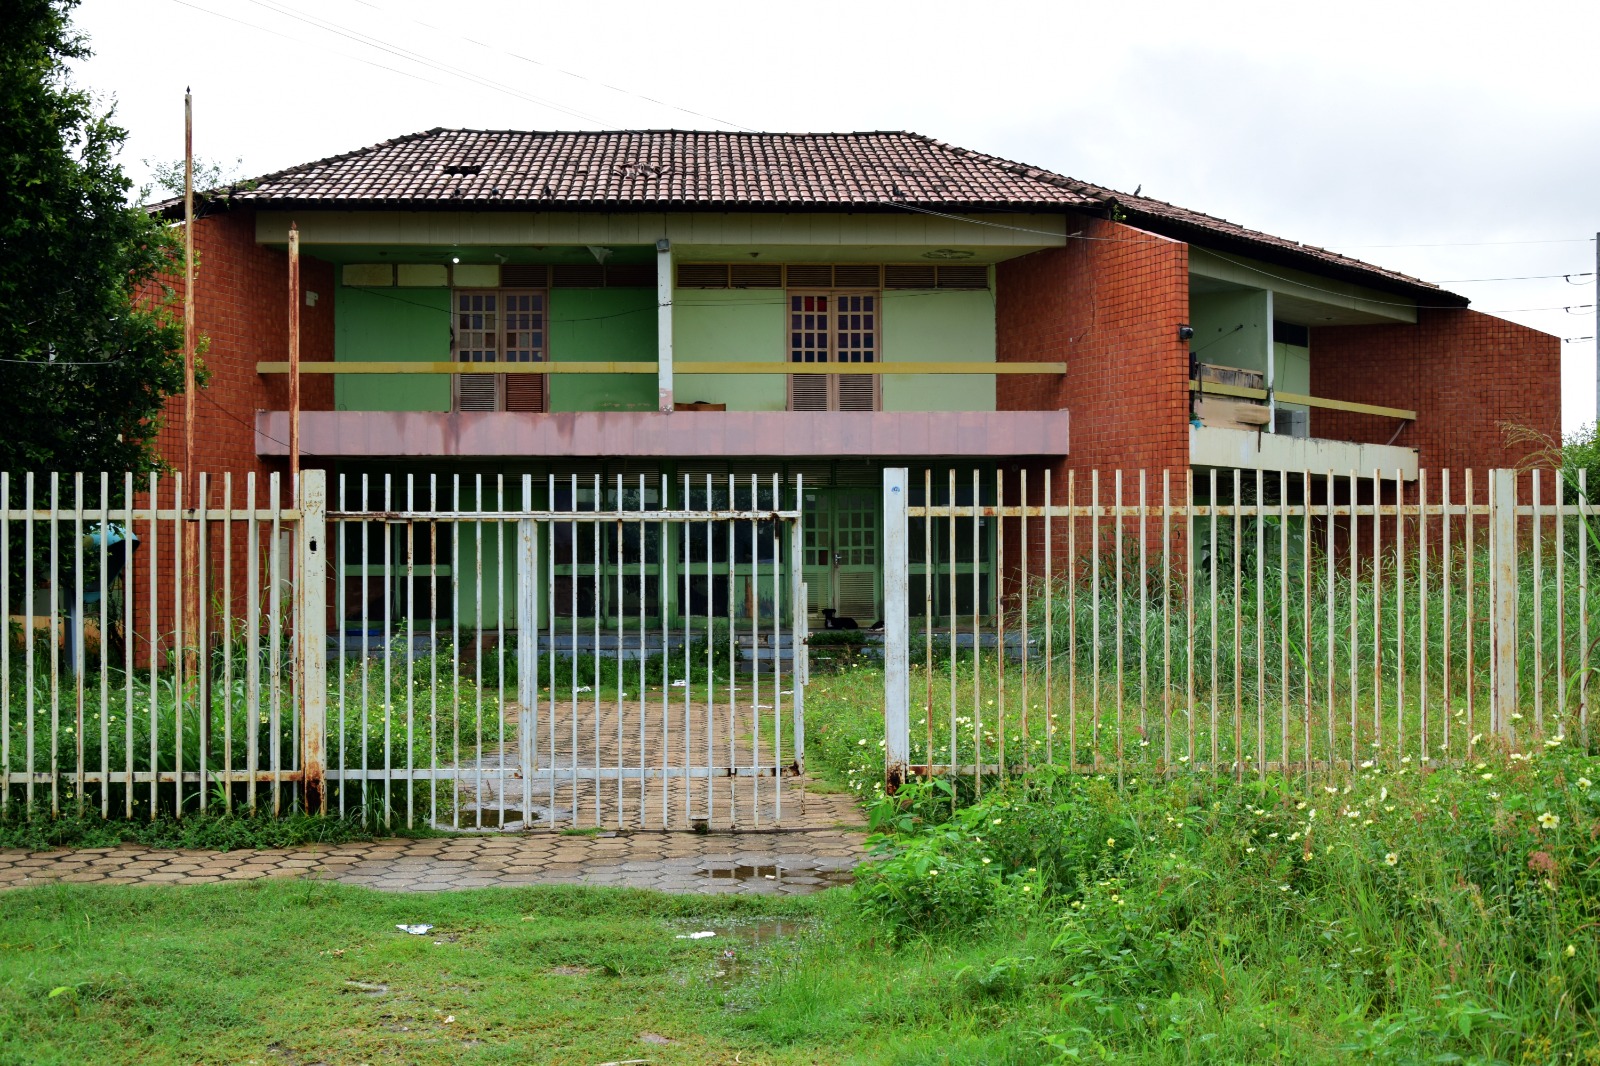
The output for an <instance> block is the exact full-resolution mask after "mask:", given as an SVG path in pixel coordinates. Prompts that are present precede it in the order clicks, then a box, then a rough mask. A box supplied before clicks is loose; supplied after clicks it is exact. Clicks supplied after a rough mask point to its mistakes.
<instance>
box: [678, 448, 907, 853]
mask: <svg viewBox="0 0 1600 1066" xmlns="http://www.w3.org/2000/svg"><path fill="white" fill-rule="evenodd" d="M901 495H902V496H904V495H905V494H904V493H902V494H901ZM782 507H783V497H782V495H781V491H780V488H779V484H778V475H777V474H776V473H774V474H773V475H772V509H773V510H774V511H777V510H779V509H781V508H782ZM710 561H711V556H710V552H709V551H708V552H707V553H706V562H707V563H708V564H709V563H710ZM900 572H901V573H902V574H909V573H910V571H909V570H908V569H907V568H905V567H902V568H901V571H900ZM710 591H711V573H710V566H709V565H708V566H707V568H706V594H707V595H708V596H709V595H710ZM759 598H760V597H759V596H758V597H757V599H759ZM908 624H909V623H908ZM782 649H783V551H782V543H781V540H780V537H779V523H778V520H777V519H773V522H772V791H773V806H772V817H773V821H774V822H775V823H776V824H778V825H782V824H783V659H782V657H781V652H782ZM906 669H907V671H908V672H909V670H910V666H909V663H908V665H907V667H906ZM910 697H911V693H910V689H909V686H908V687H907V692H906V700H907V713H908V714H909V713H910V707H909V704H910ZM908 728H909V727H908ZM909 745H910V741H909V739H908V740H907V748H908V751H909ZM706 781H707V785H708V786H709V784H710V778H709V777H708V778H707V779H706Z"/></svg>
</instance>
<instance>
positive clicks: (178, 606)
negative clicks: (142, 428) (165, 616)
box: [50, 471, 189, 818]
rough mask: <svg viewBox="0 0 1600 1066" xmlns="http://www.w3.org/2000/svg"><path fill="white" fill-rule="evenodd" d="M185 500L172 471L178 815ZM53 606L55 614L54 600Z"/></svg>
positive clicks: (178, 809)
mask: <svg viewBox="0 0 1600 1066" xmlns="http://www.w3.org/2000/svg"><path fill="white" fill-rule="evenodd" d="M53 476H54V475H52V477H53ZM53 489H54V486H53V485H52V490H53ZM183 503H184V484H183V472H182V471H179V472H178V473H176V474H173V475H172V761H173V766H172V801H173V802H172V812H173V814H174V816H176V817H178V818H182V817H183V698H184V691H183V690H184V682H185V680H186V677H185V673H186V671H185V670H184V664H185V660H187V659H188V657H189V656H188V650H189V649H188V647H187V646H186V644H185V639H186V638H187V636H188V634H187V633H185V632H184V630H183V580H184V572H183V568H184V563H185V560H184V557H183V541H184V536H183ZM52 525H53V523H52ZM52 584H53V582H52ZM51 608H52V609H51V612H50V613H51V614H52V615H54V614H55V610H54V603H53V602H52V604H51Z"/></svg>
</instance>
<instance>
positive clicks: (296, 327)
mask: <svg viewBox="0 0 1600 1066" xmlns="http://www.w3.org/2000/svg"><path fill="white" fill-rule="evenodd" d="M289 495H290V499H291V501H292V502H293V503H294V505H295V506H297V507H298V506H299V505H300V226H299V224H297V223H295V222H290V223H289Z"/></svg>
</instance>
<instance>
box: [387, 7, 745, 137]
mask: <svg viewBox="0 0 1600 1066" xmlns="http://www.w3.org/2000/svg"><path fill="white" fill-rule="evenodd" d="M355 2H356V3H358V4H361V5H362V6H363V7H370V8H372V9H373V10H374V11H378V12H382V13H384V14H386V15H389V16H390V17H394V16H393V13H392V12H389V11H388V10H387V9H385V8H384V7H383V6H381V5H379V4H375V3H372V2H371V0H355ZM401 17H404V18H405V19H406V20H407V21H408V22H411V23H413V24H415V25H417V26H421V27H422V28H424V29H427V30H432V31H433V32H435V33H448V34H450V35H451V36H453V37H455V39H456V40H458V41H465V42H466V43H467V44H470V45H474V46H476V47H478V48H482V49H484V50H485V51H489V52H497V53H499V54H500V55H503V56H509V57H510V58H512V59H516V60H520V61H521V62H523V63H528V64H530V65H532V66H536V67H543V68H545V69H546V70H553V71H555V72H556V73H557V74H564V75H566V76H567V77H569V78H573V79H575V80H577V81H585V82H588V83H589V84H590V85H598V86H600V87H601V88H602V89H608V90H610V91H611V92H614V93H619V94H621V95H623V96H631V97H633V98H634V99H635V100H643V101H645V102H646V103H650V104H655V105H656V106H658V107H665V108H668V109H669V110H672V111H677V112H680V113H682V114H685V115H691V116H693V117H694V118H703V119H705V120H706V121H708V122H716V123H719V124H720V125H723V126H732V127H733V128H734V129H739V130H744V131H745V132H746V133H759V132H761V131H760V130H756V129H752V128H751V127H749V126H746V125H744V124H743V123H739V122H734V121H733V120H732V119H726V118H718V117H717V116H715V115H708V114H706V113H704V112H702V111H694V110H691V109H690V108H687V107H680V106H678V105H677V104H673V103H669V102H667V101H666V100H658V99H656V98H655V97H653V96H645V95H644V94H643V93H636V92H633V91H632V90H630V89H624V88H621V87H620V86H616V85H612V84H610V83H608V82H603V81H600V80H598V79H596V78H591V77H588V76H587V75H584V74H579V73H577V72H576V71H571V70H567V69H566V68H565V67H559V66H556V65H555V64H554V63H547V62H545V61H544V60H541V59H534V58H532V57H531V56H525V55H522V54H521V53H519V52H512V51H508V50H506V49H504V48H497V47H495V46H494V45H492V44H485V43H484V42H483V41H478V40H474V39H473V38H471V37H467V36H465V35H463V34H460V33H456V32H455V31H453V30H451V29H449V28H448V27H445V26H435V25H434V24H433V23H431V22H423V21H422V20H421V19H419V18H414V17H411V16H401Z"/></svg>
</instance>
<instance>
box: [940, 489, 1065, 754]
mask: <svg viewBox="0 0 1600 1066" xmlns="http://www.w3.org/2000/svg"><path fill="white" fill-rule="evenodd" d="M1051 480H1052V476H1051V471H1050V468H1049V467H1048V466H1047V467H1045V468H1044V760H1045V762H1046V763H1049V764H1051V765H1054V764H1055V761H1056V747H1055V741H1056V715H1055V704H1054V703H1053V702H1052V698H1053V697H1054V695H1055V658H1056V653H1055V633H1056V622H1055V611H1054V608H1055V584H1056V574H1055V569H1054V567H1053V566H1052V559H1051V553H1052V552H1053V551H1054V550H1055V531H1054V528H1053V525H1052V523H1051V517H1052V516H1053V515H1054V514H1055V495H1054V493H1053V492H1052V491H1051V484H1050V483H1051ZM930 626H931V622H930ZM929 635H930V637H931V636H932V634H931V632H930V634H929ZM928 759H929V761H930V762H931V761H932V759H933V754H932V752H931V751H930V752H929V754H928Z"/></svg>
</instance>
